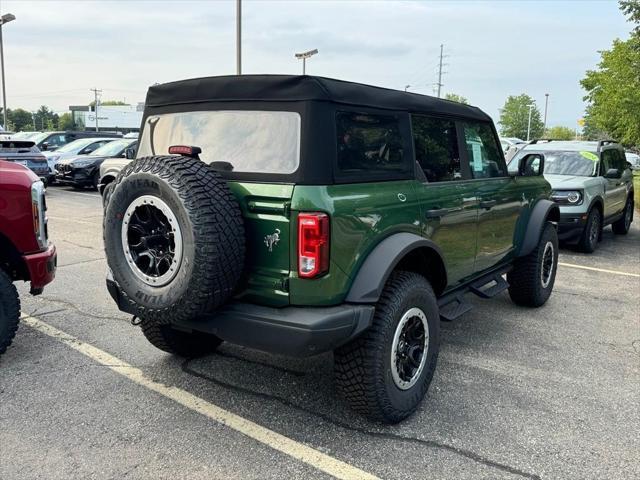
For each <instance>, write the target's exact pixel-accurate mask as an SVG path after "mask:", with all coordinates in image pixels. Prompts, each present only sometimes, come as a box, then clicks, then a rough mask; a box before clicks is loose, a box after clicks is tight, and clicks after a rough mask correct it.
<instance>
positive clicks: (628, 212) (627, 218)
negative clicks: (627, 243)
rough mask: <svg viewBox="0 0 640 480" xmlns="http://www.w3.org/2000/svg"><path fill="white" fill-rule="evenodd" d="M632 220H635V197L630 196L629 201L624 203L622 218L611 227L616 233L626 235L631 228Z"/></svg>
mask: <svg viewBox="0 0 640 480" xmlns="http://www.w3.org/2000/svg"><path fill="white" fill-rule="evenodd" d="M631 222H633V198H632V197H631V196H630V197H629V198H627V203H625V205H624V211H623V213H622V218H621V219H620V220H618V221H616V222H613V223H612V224H611V229H612V230H613V233H615V234H616V235H626V234H627V233H629V229H630V228H631Z"/></svg>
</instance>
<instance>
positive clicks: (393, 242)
mask: <svg viewBox="0 0 640 480" xmlns="http://www.w3.org/2000/svg"><path fill="white" fill-rule="evenodd" d="M421 247H429V248H431V249H433V250H434V251H435V252H436V253H437V254H438V255H439V256H440V259H443V258H444V256H443V254H442V251H441V250H440V247H438V246H437V245H436V244H435V243H434V242H432V241H431V240H427V239H426V238H423V237H420V236H418V235H415V234H413V233H397V234H395V235H392V236H390V237H387V238H385V239H384V240H383V241H381V242H380V243H379V244H378V245H377V246H376V247H375V248H374V249H373V250H372V251H371V253H370V254H369V256H368V257H367V259H366V260H365V261H364V263H363V264H362V267H360V270H359V271H358V275H357V276H356V278H355V280H354V281H353V284H352V285H351V289H350V290H349V293H348V295H347V298H346V301H347V302H350V303H375V302H377V301H378V299H379V298H380V295H381V294H382V289H383V288H384V285H385V283H387V279H388V278H389V275H390V274H391V272H392V271H393V269H394V268H395V267H396V265H397V264H398V263H399V262H400V260H402V258H403V257H404V256H405V255H406V254H407V253H409V252H411V251H412V250H415V249H416V248H421ZM443 265H444V262H443ZM445 268H446V267H445ZM445 276H446V273H445ZM445 285H446V278H445Z"/></svg>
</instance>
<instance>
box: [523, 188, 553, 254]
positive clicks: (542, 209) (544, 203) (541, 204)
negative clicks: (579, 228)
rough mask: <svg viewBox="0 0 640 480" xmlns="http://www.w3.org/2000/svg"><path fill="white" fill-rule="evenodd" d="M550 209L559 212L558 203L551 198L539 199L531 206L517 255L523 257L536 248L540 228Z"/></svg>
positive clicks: (540, 232) (542, 226) (540, 231)
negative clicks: (531, 209)
mask: <svg viewBox="0 0 640 480" xmlns="http://www.w3.org/2000/svg"><path fill="white" fill-rule="evenodd" d="M552 210H557V211H558V214H559V213H560V208H559V207H558V205H556V204H555V203H554V202H552V201H551V200H546V199H542V200H539V201H538V202H537V203H536V205H535V207H533V211H532V212H531V216H530V217H529V223H528V225H527V230H526V233H525V235H524V239H523V241H522V246H521V247H520V250H519V251H518V256H519V257H524V256H525V255H528V254H530V253H531V252H532V251H533V249H534V248H536V245H538V242H539V240H540V235H541V234H542V229H543V228H544V225H545V223H546V221H547V218H549V214H550V213H551V211H552Z"/></svg>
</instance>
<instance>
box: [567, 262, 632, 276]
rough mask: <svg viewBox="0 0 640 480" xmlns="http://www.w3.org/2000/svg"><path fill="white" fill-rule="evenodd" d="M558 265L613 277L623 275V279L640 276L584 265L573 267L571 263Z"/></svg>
mask: <svg viewBox="0 0 640 480" xmlns="http://www.w3.org/2000/svg"><path fill="white" fill-rule="evenodd" d="M558 265H562V266H563V267H569V268H580V269H582V270H591V271H594V272H602V273H612V274H614V275H624V276H625V277H640V274H638V273H629V272H621V271H619V270H607V269H604V268H595V267H585V266H584V265H575V264H573V263H563V262H558Z"/></svg>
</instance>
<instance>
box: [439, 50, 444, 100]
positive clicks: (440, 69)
mask: <svg viewBox="0 0 640 480" xmlns="http://www.w3.org/2000/svg"><path fill="white" fill-rule="evenodd" d="M443 52H444V44H442V43H441V44H440V66H439V67H438V98H440V92H441V89H442V56H443V55H442V54H443Z"/></svg>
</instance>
